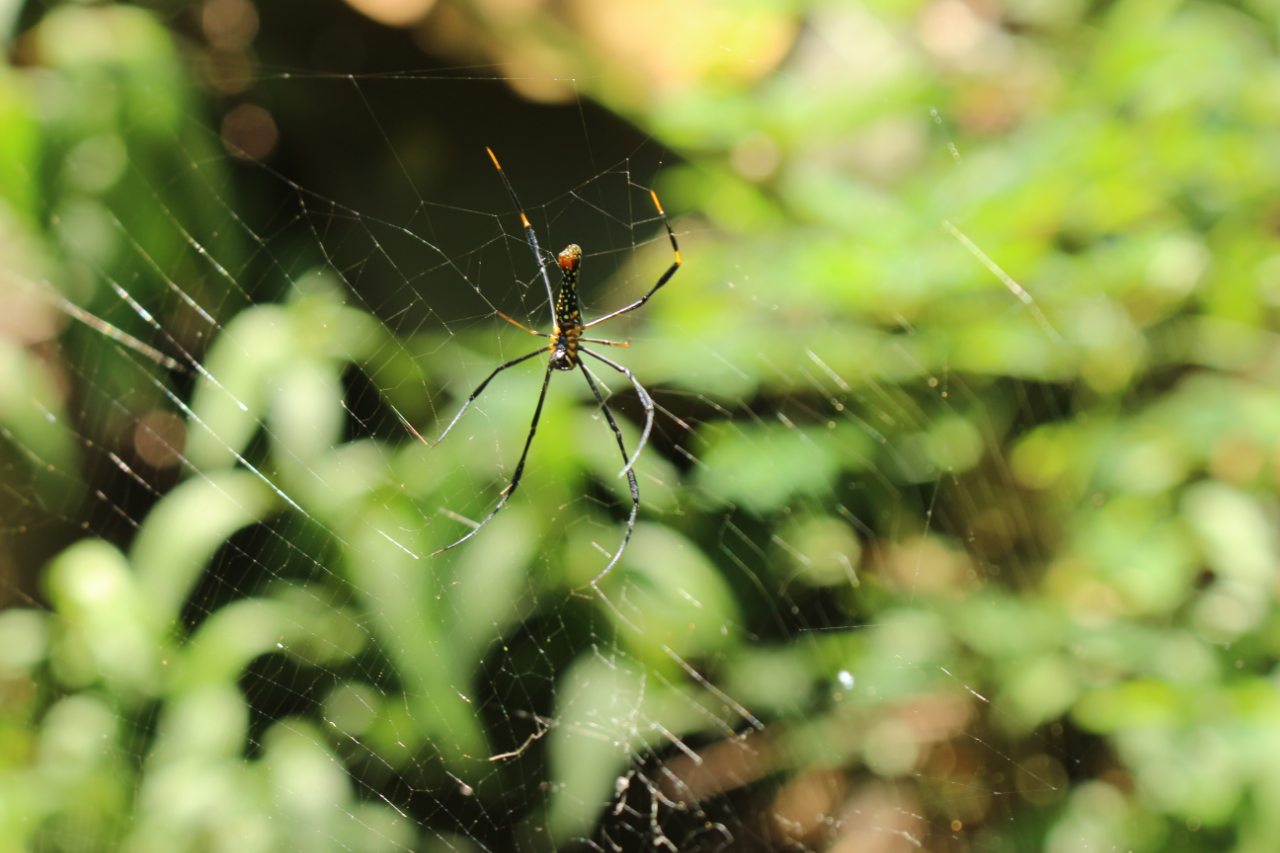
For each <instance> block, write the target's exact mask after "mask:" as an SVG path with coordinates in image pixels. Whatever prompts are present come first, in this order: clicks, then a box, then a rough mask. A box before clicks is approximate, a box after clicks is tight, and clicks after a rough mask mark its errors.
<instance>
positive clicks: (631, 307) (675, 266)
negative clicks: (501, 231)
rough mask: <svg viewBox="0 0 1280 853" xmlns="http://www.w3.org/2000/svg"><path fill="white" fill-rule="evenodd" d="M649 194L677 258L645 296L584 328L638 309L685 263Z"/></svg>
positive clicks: (656, 199) (656, 200) (654, 196)
mask: <svg viewBox="0 0 1280 853" xmlns="http://www.w3.org/2000/svg"><path fill="white" fill-rule="evenodd" d="M495 162H496V161H495ZM504 180H505V179H504ZM649 195H651V196H653V206H654V207H656V208H658V213H659V214H660V215H661V216H662V226H663V227H664V228H666V229H667V236H668V237H669V238H671V251H673V252H675V254H676V259H675V261H674V262H673V263H672V264H671V266H669V267H667V271H666V272H664V273H663V274H662V278H660V279H658V283H657V284H655V285H654V286H653V289H652V290H650V291H649V292H648V293H646V294H645V295H644V296H641V297H640V298H639V299H637V300H636V301H635V302H632V303H631V304H630V305H628V306H627V307H625V308H619V309H618V310H617V311H614V312H613V313H611V314H605V315H604V316H603V317H600V318H597V319H595V320H592V321H591V322H590V323H587V324H586V325H585V326H583V327H582V328H584V329H590V328H591V327H592V326H598V325H600V324H601V323H603V322H604V321H605V320H612V319H613V318H614V317H617V316H618V315H619V314H626V313H627V312H628V311H634V310H636V309H637V308H639V307H640V306H641V305H643V304H645V303H646V302H648V301H649V297H650V296H653V294H655V293H657V292H658V288H660V287H662V285H664V284H666V283H667V282H669V281H671V277H672V276H673V275H675V274H676V270H678V269H680V264H681V263H683V262H682V261H681V260H680V244H679V243H677V242H676V232H674V231H672V230H671V223H670V222H668V221H667V214H666V213H665V212H663V210H662V204H661V203H659V201H658V194H657V193H655V192H654V191H653V190H649ZM530 230H532V229H530ZM543 275H546V272H545V271H544V272H543Z"/></svg>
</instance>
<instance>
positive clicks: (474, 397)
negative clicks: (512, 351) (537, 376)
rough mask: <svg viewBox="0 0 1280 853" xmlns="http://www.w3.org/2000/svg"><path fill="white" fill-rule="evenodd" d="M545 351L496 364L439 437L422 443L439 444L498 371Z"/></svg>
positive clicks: (430, 445) (538, 350)
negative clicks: (433, 440) (431, 441)
mask: <svg viewBox="0 0 1280 853" xmlns="http://www.w3.org/2000/svg"><path fill="white" fill-rule="evenodd" d="M546 351H547V348H546V347H542V348H541V349H536V350H534V351H533V352H531V353H529V354H528V355H522V356H520V357H519V358H513V359H511V361H508V362H507V363H506V364H500V365H498V366H497V367H496V368H494V371H493V373H490V374H489V376H488V378H487V379H485V380H484V381H483V382H481V383H480V385H479V386H478V387H477V388H476V390H474V391H472V392H471V396H470V397H468V398H467V402H465V403H463V404H462V408H461V409H458V413H457V414H456V415H454V416H453V420H451V421H449V425H448V426H447V427H445V428H444V432H442V433H440V437H439V438H437V439H436V441H435V444H427V442H426V440H425V439H423V441H422V443H423V444H426V445H427V447H435V446H436V444H439V443H440V442H442V441H444V437H445V436H446V435H448V434H449V430H451V429H453V425H454V424H456V423H457V422H458V419H459V418H461V417H462V413H463V412H465V411H466V410H467V407H469V406H470V405H471V404H472V403H474V402H475V399H476V397H479V396H480V392H482V391H484V389H485V387H486V386H488V384H489V383H490V382H492V381H493V377H495V376H497V375H498V374H499V373H501V372H502V371H504V370H506V369H507V368H508V367H515V366H516V365H517V364H519V363H520V362H522V361H528V360H529V359H531V358H533V357H534V356H535V355H539V354H540V353H544V352H546ZM414 434H415V435H417V430H414ZM418 438H420V439H421V438H422V436H420V435H419V436H418Z"/></svg>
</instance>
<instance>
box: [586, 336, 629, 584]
mask: <svg viewBox="0 0 1280 853" xmlns="http://www.w3.org/2000/svg"><path fill="white" fill-rule="evenodd" d="M581 351H582V349H581V347H579V352H581ZM592 354H593V355H594V353H592ZM596 358H600V357H599V356H596ZM601 360H602V361H603V359H601ZM578 366H579V367H581V368H582V375H583V376H585V377H586V379H587V384H588V385H590V386H591V393H592V394H595V395H596V402H598V403H599V404H600V409H601V411H603V412H604V417H605V420H607V421H608V422H609V429H611V430H613V437H614V438H616V439H617V440H618V449H619V450H621V451H622V458H623V459H624V460H625V459H626V458H627V446H626V444H624V443H623V441H622V430H620V429H618V422H617V421H615V420H614V419H613V412H611V411H609V404H608V403H606V402H605V401H604V397H603V396H602V395H601V394H600V389H599V388H597V387H596V383H595V380H594V379H592V378H591V374H590V373H589V372H587V366H586V365H585V364H583V363H582V362H578ZM615 366H616V365H615ZM626 474H627V485H628V486H629V487H630V488H631V516H630V517H629V518H628V519H627V532H626V533H624V534H623V535H622V544H621V545H619V546H618V550H617V551H614V552H613V557H612V558H610V560H609V565H607V566H605V567H604V570H603V571H602V572H600V574H598V575H596V577H595V580H593V581H591V586H592V587H596V584H597V583H599V582H600V579H601V578H603V577H604V576H605V575H607V574H609V570H610V569H612V568H613V567H614V565H615V564H616V563H617V562H618V560H619V559H620V558H621V557H622V552H623V551H625V550H626V549H627V543H628V542H630V541H631V532H632V531H633V530H635V529H636V516H637V515H638V514H639V513H640V487H639V486H638V485H636V472H635V471H632V470H631V466H630V463H628V465H627V468H626ZM596 591H597V592H599V588H598V587H596Z"/></svg>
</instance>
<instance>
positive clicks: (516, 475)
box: [427, 350, 639, 565]
mask: <svg viewBox="0 0 1280 853" xmlns="http://www.w3.org/2000/svg"><path fill="white" fill-rule="evenodd" d="M539 352H542V350H538V352H532V353H529V355H526V356H524V358H518V359H516V360H515V362H509V363H507V364H504V365H503V366H502V367H510V366H511V365H512V364H515V363H518V362H521V361H524V359H526V358H530V357H532V356H535V355H537V354H538V353H539ZM502 367H500V368H498V370H501V369H502ZM554 369H555V368H553V367H552V366H551V364H550V363H548V364H547V375H546V376H545V377H544V378H543V380H542V393H541V394H539V395H538V407H537V408H536V409H534V410H533V422H532V423H530V424H529V436H528V438H526V439H525V440H524V450H522V451H521V452H520V461H519V462H517V463H516V470H515V471H514V472H512V474H511V482H510V483H508V484H507V487H506V488H505V489H503V490H502V498H501V500H499V501H498V505H497V506H495V507H494V508H493V511H492V512H490V513H489V514H488V515H486V516H485V517H484V520H483V521H481V522H480V523H479V524H477V525H476V526H475V529H474V530H472V531H471V532H470V533H468V534H467V535H466V536H463V537H462V538H461V539H459V540H458V541H457V542H454V543H453V544H451V545H446V546H444V547H443V548H441V549H439V550H438V551H432V552H431V553H430V554H428V555H427V556H428V557H434V556H435V555H436V554H443V553H444V552H445V551H448V550H449V549H450V548H457V547H458V546H459V545H461V544H462V543H463V542H466V541H467V540H468V539H470V538H471V537H472V536H475V535H476V534H477V533H479V532H480V531H481V530H483V529H484V527H485V525H486V524H488V523H489V522H491V521H493V517H494V516H495V515H497V514H498V512H499V511H500V510H501V509H502V508H503V507H504V506H506V505H507V501H509V500H511V496H512V495H514V494H515V493H516V488H517V487H518V486H519V485H520V478H521V476H523V475H524V463H525V460H526V459H528V458H529V447H530V446H531V445H532V444H533V437H534V436H535V435H536V434H537V432H538V420H539V419H540V418H541V417H542V404H543V403H545V402H546V401H547V386H549V385H550V384H551V371H552V370H554ZM497 372H498V371H497V370H495V371H494V373H497ZM492 378H493V377H492V376H490V377H489V379H492ZM489 379H486V380H485V383H488V381H489ZM480 388H484V385H481V386H480ZM479 393H480V389H476V394H479ZM596 396H597V397H598V396H600V395H599V392H597V393H596ZM472 397H473V398H474V397H475V394H473V395H472ZM467 402H470V400H468V401H467ZM459 414H461V412H459ZM454 421H455V422H456V421H457V418H454ZM609 421H610V423H612V422H613V418H612V417H610V419H609ZM449 426H453V424H449ZM445 431H446V432H448V430H445ZM443 437H444V436H441V438H443ZM634 483H635V478H634V477H633V478H632V494H633V495H635V494H636V492H635V485H634ZM636 500H637V501H639V498H636ZM631 518H632V521H634V520H635V512H634V511H633V512H632V513H631ZM627 535H628V536H630V535H631V532H630V531H627ZM610 565H612V563H611V564H610Z"/></svg>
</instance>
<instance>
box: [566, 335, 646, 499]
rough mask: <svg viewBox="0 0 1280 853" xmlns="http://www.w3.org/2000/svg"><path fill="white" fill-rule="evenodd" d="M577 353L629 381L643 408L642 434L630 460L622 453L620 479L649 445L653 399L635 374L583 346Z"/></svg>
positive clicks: (628, 471) (624, 451)
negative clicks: (592, 359)
mask: <svg viewBox="0 0 1280 853" xmlns="http://www.w3.org/2000/svg"><path fill="white" fill-rule="evenodd" d="M579 340H581V338H579ZM578 352H585V353H586V354H587V355H589V356H591V357H592V358H594V359H595V360H596V361H603V362H604V363H605V364H607V365H609V366H610V367H612V368H613V369H614V370H616V371H618V372H619V373H621V374H622V375H623V376H625V377H627V378H628V379H630V380H631V384H632V385H634V386H635V388H636V394H638V395H639V397H640V403H641V405H643V406H644V432H642V433H641V434H640V441H639V442H637V443H636V452H635V454H634V455H633V456H632V457H631V458H630V459H627V458H626V457H627V451H626V450H623V451H622V458H623V460H624V461H625V462H626V463H627V465H626V467H625V468H623V469H622V470H621V471H619V472H618V476H619V477H621V476H622V475H624V474H627V473H630V471H631V468H632V466H634V465H635V464H636V460H637V459H639V458H640V451H642V450H644V448H645V445H647V444H648V443H649V433H651V432H652V431H653V398H652V397H650V396H649V392H648V391H646V390H644V386H643V385H641V384H640V380H638V379H636V377H635V374H633V373H632V372H631V371H630V370H627V369H626V368H625V367H623V366H622V365H621V364H618V363H617V362H616V361H610V360H609V359H607V358H605V357H604V356H602V355H600V354H599V353H594V352H592V351H591V350H589V349H587V348H586V347H583V346H580V347H578Z"/></svg>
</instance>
